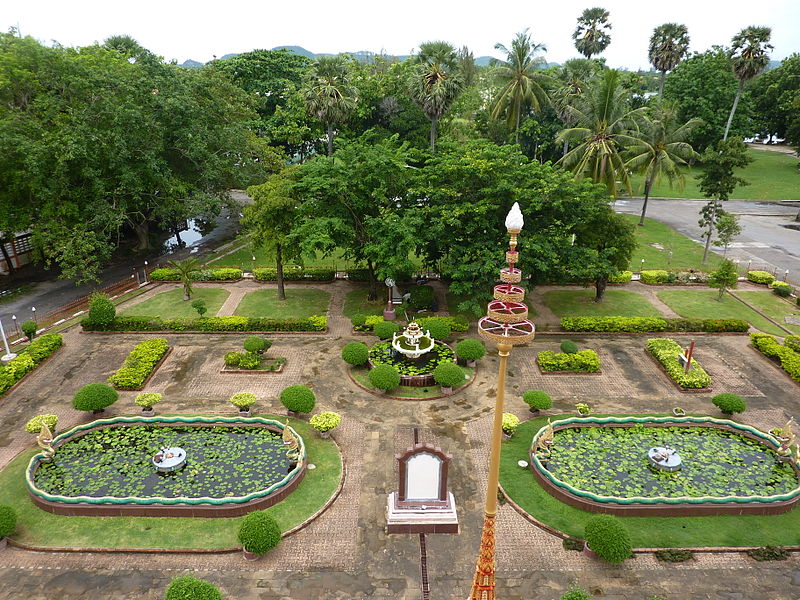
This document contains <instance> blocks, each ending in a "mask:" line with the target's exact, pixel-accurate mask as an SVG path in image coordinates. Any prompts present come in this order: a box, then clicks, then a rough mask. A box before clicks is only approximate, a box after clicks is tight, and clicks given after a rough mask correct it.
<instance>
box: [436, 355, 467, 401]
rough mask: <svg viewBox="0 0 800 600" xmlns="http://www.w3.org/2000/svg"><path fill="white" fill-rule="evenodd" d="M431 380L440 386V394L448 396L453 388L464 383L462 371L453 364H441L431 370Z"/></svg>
mask: <svg viewBox="0 0 800 600" xmlns="http://www.w3.org/2000/svg"><path fill="white" fill-rule="evenodd" d="M433 380H434V381H435V382H436V383H438V384H439V385H440V386H441V388H442V393H443V394H444V395H445V396H449V395H450V394H452V393H453V388H454V387H457V386H458V385H459V384H462V383H464V371H462V370H461V367H459V366H458V365H457V364H455V363H451V362H446V363H442V364H440V365H438V366H437V367H436V368H435V369H434V370H433Z"/></svg>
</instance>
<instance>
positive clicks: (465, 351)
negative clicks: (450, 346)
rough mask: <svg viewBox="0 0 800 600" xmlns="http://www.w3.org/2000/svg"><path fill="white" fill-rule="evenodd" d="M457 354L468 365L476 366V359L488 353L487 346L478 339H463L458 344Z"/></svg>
mask: <svg viewBox="0 0 800 600" xmlns="http://www.w3.org/2000/svg"><path fill="white" fill-rule="evenodd" d="M456 354H457V355H458V357H459V358H460V359H462V360H464V361H465V362H466V364H467V366H468V367H473V368H474V367H475V364H476V361H478V360H480V359H482V358H483V357H484V355H485V354H486V348H485V347H484V346H483V344H481V343H480V342H479V341H478V340H461V341H460V342H458V343H457V344H456Z"/></svg>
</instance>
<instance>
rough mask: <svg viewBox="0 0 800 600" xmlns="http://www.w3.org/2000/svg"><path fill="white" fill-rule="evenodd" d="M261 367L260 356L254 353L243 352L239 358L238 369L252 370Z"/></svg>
mask: <svg viewBox="0 0 800 600" xmlns="http://www.w3.org/2000/svg"><path fill="white" fill-rule="evenodd" d="M260 366H261V355H260V354H257V353H255V352H245V353H244V354H242V355H241V356H240V357H239V368H240V369H248V370H251V371H252V370H253V369H257V368H258V367H260Z"/></svg>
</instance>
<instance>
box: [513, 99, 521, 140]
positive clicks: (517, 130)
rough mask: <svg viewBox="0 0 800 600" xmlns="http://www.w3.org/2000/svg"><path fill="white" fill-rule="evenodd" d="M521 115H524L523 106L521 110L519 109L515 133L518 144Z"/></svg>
mask: <svg viewBox="0 0 800 600" xmlns="http://www.w3.org/2000/svg"><path fill="white" fill-rule="evenodd" d="M520 117H522V107H519V110H517V129H516V133H515V135H514V143H515V144H517V145H519V120H520Z"/></svg>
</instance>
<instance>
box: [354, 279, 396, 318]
mask: <svg viewBox="0 0 800 600" xmlns="http://www.w3.org/2000/svg"><path fill="white" fill-rule="evenodd" d="M367 294H369V288H368V287H367V286H359V287H357V288H356V289H354V290H352V291H350V292H347V295H346V296H345V298H344V309H343V310H342V312H343V313H344V316H345V317H347V318H348V319H349V318H351V317H352V316H353V315H359V314H360V315H382V314H383V309H384V308H386V302H387V301H388V298H389V296H388V294H389V292H387V291H386V287H385V286H383V285H381V287H380V289H379V290H378V299H377V300H367ZM402 308H403V307H401V306H396V307H395V310H396V311H397V314H398V315H402V314H403V313H402V311H401V309H402Z"/></svg>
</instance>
